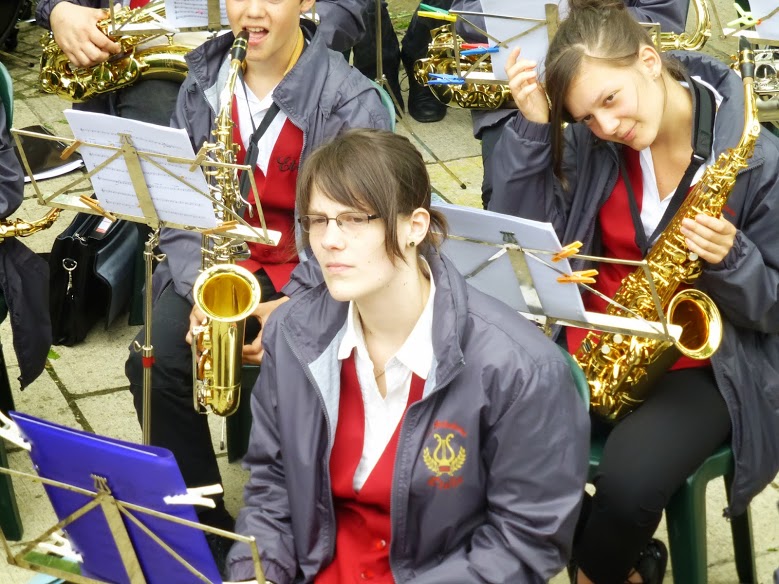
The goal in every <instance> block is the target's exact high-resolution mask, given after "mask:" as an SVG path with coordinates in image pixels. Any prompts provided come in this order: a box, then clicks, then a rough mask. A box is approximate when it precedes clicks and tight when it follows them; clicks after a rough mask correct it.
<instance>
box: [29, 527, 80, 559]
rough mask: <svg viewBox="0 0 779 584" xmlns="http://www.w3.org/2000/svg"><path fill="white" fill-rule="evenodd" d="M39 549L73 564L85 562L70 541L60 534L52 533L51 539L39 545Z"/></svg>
mask: <svg viewBox="0 0 779 584" xmlns="http://www.w3.org/2000/svg"><path fill="white" fill-rule="evenodd" d="M38 549H40V550H42V551H44V552H46V553H48V554H54V555H55V556H59V557H61V558H63V559H65V560H69V561H71V562H78V563H79V564H81V563H83V562H84V558H83V557H82V556H81V554H80V553H78V552H77V551H76V550H74V549H73V546H71V545H70V541H69V540H68V539H66V538H64V537H62V536H61V535H60V534H59V533H52V534H51V535H50V536H49V539H47V540H46V541H42V542H41V543H39V544H38Z"/></svg>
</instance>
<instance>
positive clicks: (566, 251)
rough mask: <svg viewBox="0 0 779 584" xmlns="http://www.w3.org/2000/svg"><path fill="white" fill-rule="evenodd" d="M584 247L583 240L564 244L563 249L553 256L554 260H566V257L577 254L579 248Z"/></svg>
mask: <svg viewBox="0 0 779 584" xmlns="http://www.w3.org/2000/svg"><path fill="white" fill-rule="evenodd" d="M581 247H582V242H581V241H574V242H573V243H569V244H568V245H566V246H564V247H563V249H561V250H560V251H558V252H557V253H556V254H554V255H553V256H552V261H553V262H559V261H560V260H564V259H566V258H569V257H571V256H573V255H576V254H577V253H579V249H581Z"/></svg>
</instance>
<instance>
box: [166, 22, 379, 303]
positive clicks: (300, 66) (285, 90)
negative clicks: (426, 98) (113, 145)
mask: <svg viewBox="0 0 779 584" xmlns="http://www.w3.org/2000/svg"><path fill="white" fill-rule="evenodd" d="M300 22H301V28H302V29H303V33H304V35H305V36H306V40H307V41H309V42H308V46H307V47H306V49H305V50H304V51H303V54H302V55H301V56H300V59H299V60H298V62H297V63H296V64H295V66H294V67H293V68H292V69H291V70H290V72H289V73H287V75H286V76H285V77H284V79H282V80H281V82H280V83H279V84H278V86H277V87H276V89H275V90H274V91H273V101H275V102H276V103H277V104H278V106H279V108H280V110H281V111H282V112H284V114H286V116H287V118H289V120H290V121H291V122H292V123H293V124H294V125H295V126H297V127H298V128H300V129H301V130H302V131H303V152H302V154H301V158H300V162H301V163H302V162H303V161H304V160H305V159H306V157H307V156H308V154H309V153H311V152H312V151H313V149H315V148H316V147H317V146H319V145H320V144H323V143H325V142H327V141H329V140H331V139H332V138H334V137H335V136H337V135H338V134H340V133H341V132H344V131H346V130H348V129H350V128H378V129H384V130H388V129H390V117H389V112H388V110H387V108H386V107H385V106H384V105H383V104H382V101H381V97H380V96H379V93H378V92H377V91H376V89H375V88H374V86H373V85H372V84H371V82H370V81H369V80H368V79H367V78H366V77H365V76H363V74H362V73H360V72H359V71H357V69H354V68H353V67H351V66H350V65H349V64H348V63H347V62H346V61H345V60H344V58H343V55H341V54H339V53H336V52H334V51H331V50H329V49H328V48H327V46H326V45H325V42H324V39H323V38H322V37H321V36H320V34H319V32H318V31H317V30H316V26H315V25H314V24H313V23H312V22H311V21H308V20H301V21H300ZM315 31H316V32H315ZM234 38H235V37H234V36H233V34H232V33H228V34H224V35H222V36H219V37H217V38H215V39H212V40H210V41H208V42H206V43H204V44H203V45H201V46H200V47H198V48H197V49H194V50H193V51H192V52H190V53H189V54H188V55H187V63H188V64H189V75H188V76H187V78H186V80H185V81H184V83H183V85H182V86H181V91H180V92H179V97H178V103H177V104H176V110H175V111H174V113H173V119H172V121H171V125H172V126H174V127H178V128H185V129H186V130H187V132H188V133H189V137H190V139H191V140H192V145H193V147H194V148H195V151H196V152H197V150H198V149H199V148H200V146H202V144H203V142H204V141H206V140H208V141H212V140H213V136H212V135H211V131H212V130H213V128H214V120H215V118H216V113H217V111H218V110H219V107H220V105H221V104H218V103H217V102H218V100H219V93H220V91H221V89H222V87H224V85H225V82H226V79H227V72H228V69H229V63H228V62H227V59H226V57H227V52H228V51H229V49H230V46H231V45H232V43H233V40H234ZM160 248H161V249H162V251H163V252H164V253H165V254H166V255H167V261H166V262H163V263H162V264H160V265H159V266H158V267H157V269H156V270H155V272H154V290H155V294H159V293H160V292H161V291H162V290H163V289H164V287H165V286H166V285H167V284H168V283H169V282H170V281H171V279H172V280H173V283H174V285H175V289H176V292H177V293H178V294H179V295H180V296H183V297H185V298H188V299H189V300H190V301H192V285H193V284H194V283H195V279H196V278H197V276H198V270H199V268H200V256H201V237H200V235H199V234H197V233H193V232H189V231H183V230H179V229H163V230H161V233H160Z"/></svg>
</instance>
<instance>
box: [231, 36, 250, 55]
mask: <svg viewBox="0 0 779 584" xmlns="http://www.w3.org/2000/svg"><path fill="white" fill-rule="evenodd" d="M248 46H249V31H247V30H242V31H241V32H239V33H238V35H237V36H236V37H235V40H234V41H233V46H232V48H231V49H230V60H231V61H235V60H238V61H239V62H240V63H243V60H244V59H245V58H246V48H247V47H248Z"/></svg>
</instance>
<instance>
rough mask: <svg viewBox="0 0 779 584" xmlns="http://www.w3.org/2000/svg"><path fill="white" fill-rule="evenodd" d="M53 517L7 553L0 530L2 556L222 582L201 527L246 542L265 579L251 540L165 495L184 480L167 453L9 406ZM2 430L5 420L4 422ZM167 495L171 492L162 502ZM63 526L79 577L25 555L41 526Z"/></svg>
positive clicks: (129, 580)
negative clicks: (69, 568)
mask: <svg viewBox="0 0 779 584" xmlns="http://www.w3.org/2000/svg"><path fill="white" fill-rule="evenodd" d="M11 417H12V418H13V421H14V423H15V424H16V427H17V428H18V431H19V435H20V438H21V439H22V440H24V441H25V442H26V443H28V444H26V445H25V447H27V448H29V451H30V458H31V459H32V461H33V463H34V465H35V469H36V470H37V472H38V475H39V476H38V477H35V476H33V475H27V474H25V473H19V472H17V471H11V470H8V469H0V472H4V473H7V474H11V475H21V476H25V477H29V478H31V479H33V480H37V481H39V482H42V483H43V484H44V488H45V489H46V493H47V494H48V496H49V499H50V501H51V503H52V506H53V507H54V511H55V513H56V515H57V518H58V519H59V522H58V523H57V524H56V525H54V526H53V527H52V528H50V529H48V530H47V531H46V532H45V533H44V534H43V535H42V536H40V537H38V538H36V539H35V540H33V541H32V542H29V543H28V544H27V545H26V546H25V547H24V548H23V549H22V550H21V552H18V553H17V554H16V555H14V554H12V553H11V550H10V548H9V546H8V544H7V542H6V540H5V537H2V544H3V545H4V546H5V549H6V552H7V556H8V558H9V563H12V564H16V565H19V566H21V567H24V568H28V569H32V570H36V571H40V572H44V573H48V574H51V575H54V576H57V577H61V578H63V579H64V580H66V581H69V582H76V583H84V584H104V583H112V584H146V583H148V584H170V583H176V584H179V583H180V584H189V583H193V584H194V583H213V584H222V578H221V575H220V574H219V571H218V569H217V567H216V563H215V562H214V559H213V557H212V555H211V551H210V549H209V547H208V544H207V542H206V539H205V535H204V533H203V532H204V531H208V532H211V533H215V534H217V535H221V536H223V537H228V538H230V539H234V540H236V541H243V542H246V543H249V544H250V548H251V549H252V552H253V555H254V559H255V570H256V572H257V574H256V576H257V581H258V582H260V583H263V582H265V579H264V577H263V574H262V568H261V566H260V563H259V553H258V552H257V547H256V545H255V544H254V538H251V537H243V536H239V535H236V534H233V533H230V532H226V531H223V530H219V529H215V528H212V527H209V526H205V525H201V524H199V523H198V522H197V515H196V514H195V510H194V508H193V506H192V505H191V504H177V503H174V502H173V501H175V497H176V496H178V497H181V496H186V495H187V488H186V485H185V484H184V479H183V478H182V476H181V471H180V470H179V468H178V465H177V463H176V460H175V458H174V457H173V454H172V453H171V452H170V451H169V450H166V449H164V448H158V447H154V446H141V445H138V444H133V443H130V442H124V441H121V440H115V439H111V438H107V437H104V436H98V435H95V434H90V433H88V432H83V431H80V430H74V429H71V428H66V427H64V426H60V425H58V424H54V423H51V422H47V421H46V420H42V419H40V418H35V417H33V416H29V415H27V414H22V413H19V412H11ZM3 436H4V437H6V438H7V437H8V428H4V429H3ZM171 497H174V499H172V500H171ZM60 529H62V530H64V532H65V533H66V535H67V537H68V539H69V540H70V543H71V546H72V547H73V549H74V550H75V552H76V553H77V554H78V555H79V556H80V557H81V559H82V563H81V572H82V575H74V574H69V573H65V572H60V571H59V570H57V569H55V568H52V567H50V566H45V567H44V566H38V565H35V564H31V563H30V562H28V561H27V560H25V559H24V556H25V555H26V554H27V553H28V552H30V551H32V550H33V549H34V548H35V547H36V546H37V545H38V544H39V543H41V542H42V541H43V540H44V539H46V538H47V537H48V536H49V535H50V534H52V533H55V532H57V531H59V530H60Z"/></svg>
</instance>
